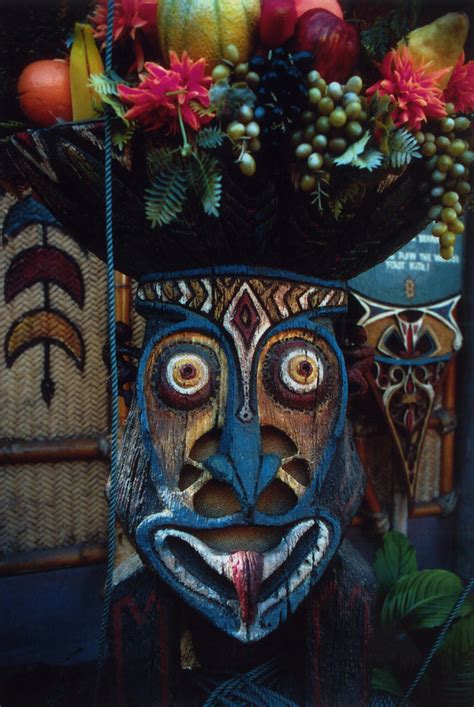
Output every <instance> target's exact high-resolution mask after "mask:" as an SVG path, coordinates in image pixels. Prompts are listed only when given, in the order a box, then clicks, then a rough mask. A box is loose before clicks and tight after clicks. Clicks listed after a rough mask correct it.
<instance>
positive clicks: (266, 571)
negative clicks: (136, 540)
mask: <svg viewBox="0 0 474 707" xmlns="http://www.w3.org/2000/svg"><path fill="white" fill-rule="evenodd" d="M319 525H320V527H321V523H319ZM313 526H314V520H305V521H302V522H301V523H298V525H295V526H294V527H293V528H291V530H290V531H289V532H288V533H287V534H286V535H285V536H284V537H283V539H282V541H281V542H280V544H279V545H278V546H277V547H276V548H275V549H273V550H269V551H268V552H265V553H263V570H262V582H263V581H265V580H266V579H267V578H268V577H270V575H271V574H273V572H275V571H276V570H277V569H278V568H279V567H281V565H282V564H283V563H284V562H286V560H287V559H288V557H289V556H290V555H291V553H292V552H293V550H294V549H295V547H296V544H297V543H298V541H299V540H300V539H301V538H302V537H303V535H304V534H305V533H307V532H308V530H309V529H310V528H312V527H313ZM326 532H327V531H326ZM170 537H172V538H179V539H180V540H183V541H184V542H186V543H188V545H190V546H191V547H192V548H193V550H195V551H196V552H197V553H198V555H200V557H201V558H202V559H203V560H204V562H206V564H208V565H209V567H211V568H212V569H213V570H214V571H215V572H217V573H218V574H220V575H221V576H223V577H226V578H227V579H228V580H229V581H231V582H232V581H233V578H232V567H231V563H230V562H229V558H230V555H231V553H227V552H216V551H215V550H211V548H210V547H209V546H208V545H206V543H204V542H203V541H202V540H199V539H198V538H196V536H195V535H192V534H191V533H188V532H186V531H184V530H175V529H174V528H164V529H163V530H159V531H158V532H157V533H155V545H156V547H157V550H158V552H159V553H160V550H161V548H162V547H163V545H164V543H165V541H166V540H167V539H168V538H170ZM318 549H319V538H318Z"/></svg>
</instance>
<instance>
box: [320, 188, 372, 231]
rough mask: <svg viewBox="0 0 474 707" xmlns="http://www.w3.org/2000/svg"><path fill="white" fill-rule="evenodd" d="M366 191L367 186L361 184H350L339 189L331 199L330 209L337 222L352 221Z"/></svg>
mask: <svg viewBox="0 0 474 707" xmlns="http://www.w3.org/2000/svg"><path fill="white" fill-rule="evenodd" d="M366 191H367V187H366V185H365V184H362V183H360V182H349V183H348V184H346V185H345V186H344V187H342V188H339V189H337V190H336V192H335V193H334V194H332V195H331V197H330V199H329V208H330V209H331V212H332V215H333V216H334V218H335V219H336V221H339V220H340V219H343V218H346V219H348V220H350V219H351V218H352V216H353V209H354V208H357V205H358V204H360V202H361V200H362V199H363V198H364V196H365V193H366Z"/></svg>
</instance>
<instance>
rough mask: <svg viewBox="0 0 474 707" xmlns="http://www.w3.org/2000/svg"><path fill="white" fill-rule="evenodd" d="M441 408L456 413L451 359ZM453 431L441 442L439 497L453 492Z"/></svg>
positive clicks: (454, 381)
mask: <svg viewBox="0 0 474 707" xmlns="http://www.w3.org/2000/svg"><path fill="white" fill-rule="evenodd" d="M443 393H444V395H443V398H444V400H443V407H444V408H445V410H446V411H447V412H448V413H449V414H452V415H454V414H455V413H456V358H455V357H453V358H452V359H451V361H450V362H449V365H448V370H447V372H446V379H445V381H444V391H443ZM455 434H456V433H455V430H452V431H451V432H447V433H446V434H444V435H443V436H442V441H441V477H440V483H439V493H440V496H445V495H446V494H447V493H450V492H451V491H452V490H453V476H454V443H455Z"/></svg>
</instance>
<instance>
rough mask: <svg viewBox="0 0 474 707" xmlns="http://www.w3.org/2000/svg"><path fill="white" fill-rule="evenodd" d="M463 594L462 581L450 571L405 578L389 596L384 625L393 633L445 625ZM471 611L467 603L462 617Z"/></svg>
mask: <svg viewBox="0 0 474 707" xmlns="http://www.w3.org/2000/svg"><path fill="white" fill-rule="evenodd" d="M461 591H462V582H461V580H460V579H459V577H458V576H457V575H455V574H453V573H452V572H448V571H447V570H422V571H417V572H413V573H411V574H409V575H406V576H405V577H401V578H400V579H399V580H398V581H397V582H396V583H395V586H394V587H393V589H392V590H391V591H390V593H389V594H388V595H387V596H386V597H385V601H384V604H383V607H382V624H383V626H384V627H385V628H386V629H387V630H392V631H393V630H398V629H400V628H402V629H404V630H407V631H416V630H418V629H425V628H435V627H436V626H441V624H442V623H444V621H445V620H446V619H447V617H448V615H449V612H450V611H451V609H452V608H453V606H454V604H455V602H456V600H457V599H458V597H459V595H460V594H461ZM469 611H470V608H469V606H467V605H466V604H465V605H464V606H463V608H462V609H461V611H460V615H461V616H463V615H465V614H466V613H469Z"/></svg>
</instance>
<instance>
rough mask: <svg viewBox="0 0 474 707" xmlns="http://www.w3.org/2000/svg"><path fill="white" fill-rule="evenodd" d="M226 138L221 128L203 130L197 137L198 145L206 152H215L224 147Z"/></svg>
mask: <svg viewBox="0 0 474 707" xmlns="http://www.w3.org/2000/svg"><path fill="white" fill-rule="evenodd" d="M225 137H226V135H225V133H224V132H222V130H220V128H217V127H212V128H202V129H201V130H200V131H199V132H198V134H197V135H196V145H197V146H198V147H204V148H205V149H206V150H215V149H216V148H217V147H220V146H221V145H222V143H223V142H224V140H225Z"/></svg>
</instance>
